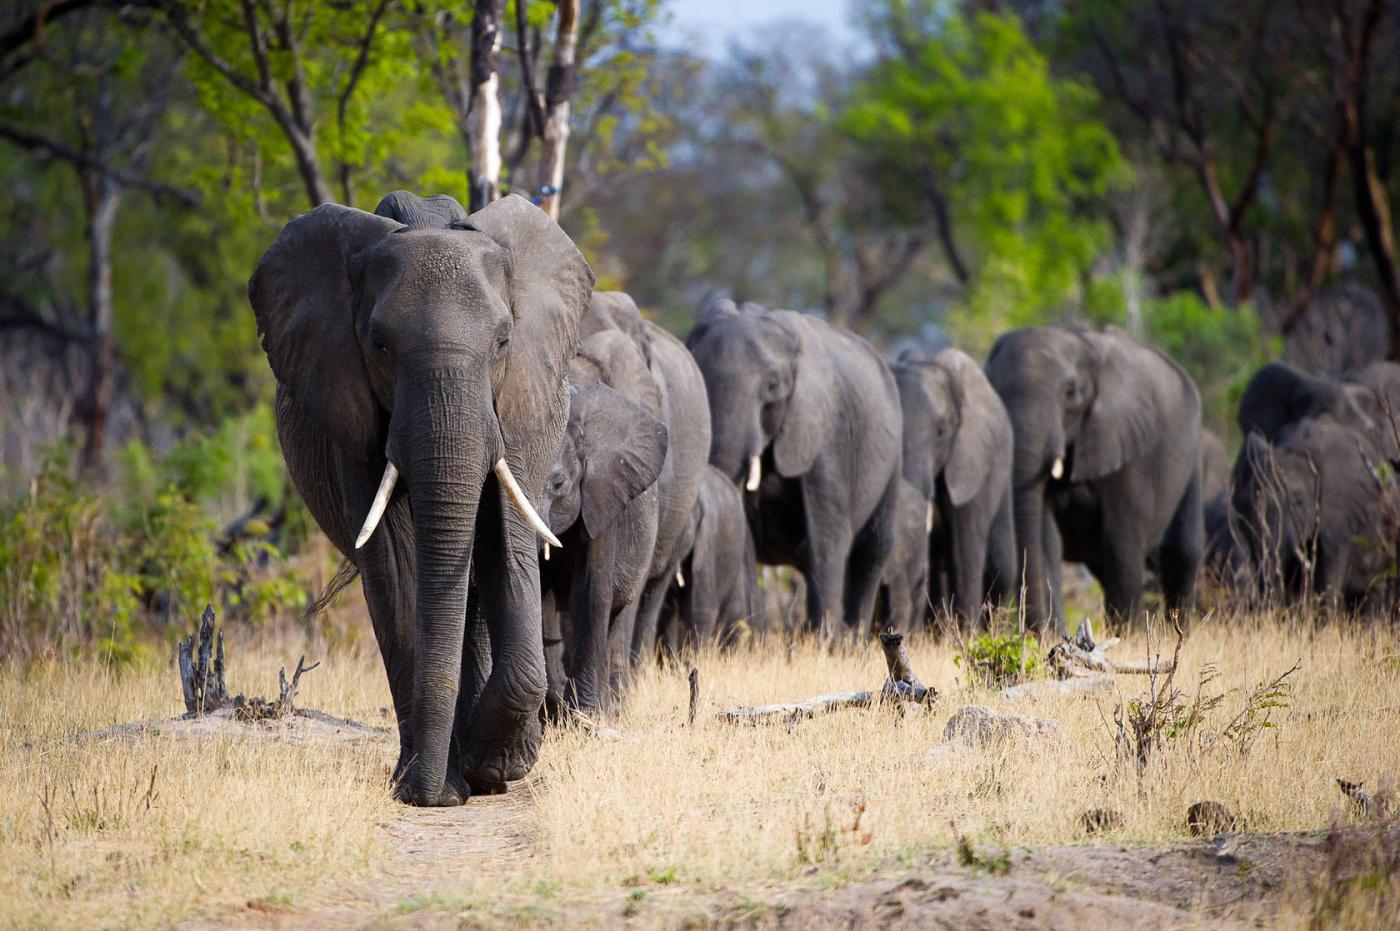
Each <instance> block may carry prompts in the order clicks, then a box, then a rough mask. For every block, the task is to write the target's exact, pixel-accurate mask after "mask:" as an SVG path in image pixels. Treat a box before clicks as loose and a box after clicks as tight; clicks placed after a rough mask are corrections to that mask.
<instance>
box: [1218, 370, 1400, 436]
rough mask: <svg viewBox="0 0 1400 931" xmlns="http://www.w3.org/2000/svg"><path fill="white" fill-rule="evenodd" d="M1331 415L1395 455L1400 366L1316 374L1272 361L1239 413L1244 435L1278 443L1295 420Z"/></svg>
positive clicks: (1251, 386) (1251, 385)
mask: <svg viewBox="0 0 1400 931" xmlns="http://www.w3.org/2000/svg"><path fill="white" fill-rule="evenodd" d="M1323 416H1326V417H1330V418H1331V419H1332V420H1334V421H1336V422H1337V423H1338V424H1341V425H1343V426H1348V427H1351V428H1353V429H1355V430H1359V431H1361V432H1362V433H1364V434H1365V435H1366V436H1367V437H1368V438H1369V439H1370V440H1371V441H1372V442H1373V443H1375V444H1377V446H1379V447H1380V449H1381V450H1382V451H1383V452H1385V453H1386V455H1387V456H1389V457H1394V456H1395V455H1396V449H1397V442H1396V433H1397V431H1396V423H1398V422H1400V365H1397V364H1395V363H1394V362H1373V363H1371V364H1370V365H1367V366H1366V367H1365V368H1363V369H1361V370H1359V371H1357V372H1355V373H1352V374H1350V375H1348V376H1347V377H1346V378H1345V379H1341V380H1338V379H1333V378H1327V377H1325V376H1322V375H1313V374H1310V373H1308V372H1304V371H1301V370H1299V369H1296V368H1293V367H1292V366H1290V365H1286V364H1285V363H1282V362H1270V363H1269V364H1268V365H1265V366H1263V367H1262V368H1261V369H1259V371H1258V372H1255V373H1254V377H1253V378H1251V379H1250V380H1249V384H1248V385H1246V386H1245V389H1244V393H1243V394H1242V395H1241V396H1240V406H1239V410H1238V412H1237V415H1236V420H1237V422H1238V423H1239V427H1240V435H1241V436H1244V437H1248V436H1249V435H1250V434H1251V433H1258V434H1259V435H1260V436H1261V437H1262V438H1263V439H1264V440H1265V441H1267V442H1269V443H1276V442H1278V440H1279V439H1280V437H1282V436H1283V434H1284V433H1285V432H1286V431H1287V430H1288V429H1289V428H1290V427H1292V426H1293V425H1295V424H1298V423H1301V422H1302V421H1304V420H1307V419H1308V418H1312V417H1323Z"/></svg>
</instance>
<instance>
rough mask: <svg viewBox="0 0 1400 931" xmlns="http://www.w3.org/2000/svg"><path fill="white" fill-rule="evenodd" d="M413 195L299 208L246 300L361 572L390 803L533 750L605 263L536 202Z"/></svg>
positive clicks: (303, 447)
mask: <svg viewBox="0 0 1400 931" xmlns="http://www.w3.org/2000/svg"><path fill="white" fill-rule="evenodd" d="M404 204H409V205H414V206H415V207H418V206H422V205H421V204H419V201H418V200H417V199H415V198H413V197H412V195H408V194H406V193H404V194H397V195H394V196H393V198H392V199H388V200H387V202H386V203H385V204H382V205H381V211H380V213H385V214H390V215H388V216H385V215H380V214H379V213H375V214H371V213H365V212H363V211H360V210H355V209H352V208H349V207H344V206H341V205H338V204H325V205H322V206H320V207H317V208H316V209H314V210H312V211H311V212H310V213H307V214H303V215H302V216H300V217H298V218H296V219H294V220H292V221H291V222H290V223H288V224H287V225H286V226H285V227H284V228H283V229H282V231H281V232H280V233H279V234H278V236H277V239H276V241H275V242H274V243H273V244H272V245H271V247H269V248H268V250H267V252H266V253H264V255H263V256H262V258H261V259H260V260H259V262H258V264H257V267H256V269H255V271H254V272H253V275H252V278H251V279H250V281H249V283H248V296H249V300H250V302H251V304H252V307H253V311H254V313H255V315H256V317H257V324H258V329H259V332H260V333H261V335H262V344H263V348H264V350H265V351H266V353H267V359H268V363H269V365H270V367H271V369H272V372H273V374H274V376H275V377H276V380H277V396H276V420H277V432H278V438H279V441H280V443H281V447H282V451H283V455H284V457H285V459H286V462H287V469H288V472H289V473H290V475H291V478H292V481H293V483H294V484H295V486H296V488H297V490H298V492H299V493H300V494H301V496H302V497H303V498H304V499H305V501H306V504H307V507H308V508H309V509H310V512H311V514H312V516H313V517H314V518H315V520H316V522H317V524H319V525H320V527H321V529H322V530H323V531H325V533H326V536H327V537H328V538H329V539H330V540H331V542H332V543H333V544H334V545H335V547H336V548H337V549H338V550H340V552H341V553H342V554H344V555H345V557H346V558H347V559H348V560H350V561H351V562H352V563H353V565H354V566H355V568H356V569H357V570H358V572H359V575H360V577H361V580H362V585H363V588H364V594H365V601H366V602H367V604H368V607H369V613H370V618H371V620H372V622H373V626H374V632H375V636H376V639H377V640H378V644H379V648H380V651H381V654H382V657H383V661H384V667H385V671H386V673H387V674H388V680H389V688H390V692H391V693H392V696H393V703H394V711H395V715H396V718H397V722H398V731H399V760H398V763H397V765H396V767H395V771H394V772H395V784H396V795H397V796H398V798H400V799H401V800H403V801H407V802H411V803H413V804H417V805H454V804H460V803H461V802H462V801H464V800H465V799H466V798H467V797H468V796H469V795H470V794H471V792H472V791H473V790H481V789H487V790H495V789H499V788H503V787H504V785H505V784H506V783H507V782H508V781H511V780H517V779H520V778H522V777H523V776H524V775H525V774H526V773H527V772H528V771H529V769H530V768H531V766H533V764H534V762H535V759H536V757H537V755H538V749H539V741H540V726H539V715H538V712H539V709H540V706H541V704H542V702H543V700H544V692H545V664H544V652H543V641H542V637H541V617H540V588H539V570H538V568H537V564H536V563H537V555H536V554H537V545H536V543H535V538H536V534H539V535H541V536H544V537H546V538H550V536H551V534H550V531H549V528H548V526H547V525H545V524H544V522H543V520H542V518H541V517H540V516H539V513H538V511H537V510H536V506H535V502H536V500H537V499H538V498H539V497H540V495H541V491H542V488H543V484H544V478H545V472H546V470H547V469H548V467H549V466H550V464H551V463H552V462H553V460H554V458H555V454H556V452H557V450H558V448H559V443H560V439H561V437H562V435H563V431H564V425H565V422H566V419H567V416H568V395H567V393H566V391H565V386H564V377H565V370H566V366H567V364H568V361H569V359H570V358H572V356H573V354H574V350H575V343H576V333H577V326H578V320H579V318H580V317H581V316H582V314H583V312H584V309H585V308H586V307H587V306H588V301H589V297H590V295H591V293H592V287H593V272H592V270H591V269H590V268H589V267H588V263H587V262H586V261H585V260H584V258H583V256H582V255H581V254H580V253H579V251H578V249H577V248H576V247H575V246H574V244H573V242H572V241H571V240H570V239H569V237H568V236H567V235H565V234H564V232H563V231H562V230H560V229H559V227H558V225H557V224H555V223H554V221H553V220H551V219H550V218H549V216H548V215H547V214H545V213H544V212H543V211H541V210H540V209H538V208H537V207H534V206H532V205H531V204H530V203H529V201H527V200H525V199H524V198H521V197H514V196H512V197H507V198H504V199H502V200H499V201H496V202H495V203H492V204H490V205H489V206H487V207H484V208H483V209H481V210H479V211H477V212H476V213H474V214H471V215H470V216H468V215H467V214H466V213H465V211H463V210H462V209H461V207H460V205H455V204H452V203H448V204H444V203H443V202H442V201H434V202H431V203H430V204H429V209H426V211H425V212H424V213H422V214H417V215H415V214H414V213H412V212H401V213H400V216H399V217H396V216H393V214H395V213H398V212H400V211H402V208H403V205H404ZM454 207H455V209H453V208H454ZM444 216H446V217H450V218H451V219H450V220H449V221H448V222H447V223H446V224H443V223H442V222H441V220H442V218H443V217H444ZM423 217H429V218H430V219H427V220H423V222H421V223H420V222H417V220H422V219H423ZM400 218H402V219H408V220H415V222H409V223H405V222H401V221H400Z"/></svg>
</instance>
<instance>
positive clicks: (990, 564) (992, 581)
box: [983, 487, 1018, 607]
mask: <svg viewBox="0 0 1400 931" xmlns="http://www.w3.org/2000/svg"><path fill="white" fill-rule="evenodd" d="M985 574H986V578H985V579H984V580H983V586H984V590H985V591H987V592H988V593H990V595H991V601H992V604H993V605H994V606H997V607H1000V606H1002V605H1004V604H1006V603H1007V602H1009V601H1010V600H1011V598H1012V597H1013V596H1014V595H1015V593H1016V586H1017V582H1018V580H1017V578H1016V524H1015V518H1014V517H1013V515H1012V511H1011V489H1010V488H1009V487H1008V488H1007V489H1006V492H1005V493H1004V494H1003V495H1002V498H1001V502H1000V503H999V504H998V505H997V510H996V514H995V515H994V516H993V517H992V527H991V531H990V532H989V534H988V537H987V562H986V570H985Z"/></svg>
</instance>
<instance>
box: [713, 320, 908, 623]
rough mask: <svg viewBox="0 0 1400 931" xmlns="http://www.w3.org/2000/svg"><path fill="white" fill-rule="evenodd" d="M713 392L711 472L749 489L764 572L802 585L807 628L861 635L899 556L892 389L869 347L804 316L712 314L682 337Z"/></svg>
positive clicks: (895, 397)
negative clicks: (895, 551)
mask: <svg viewBox="0 0 1400 931" xmlns="http://www.w3.org/2000/svg"><path fill="white" fill-rule="evenodd" d="M686 345H687V346H688V347H690V351H691V352H692V353H693V354H694V356H695V361H696V362H697V363H698V364H699V366H700V371H701V372H702V373H703V375H704V380H705V387H706V389H707V390H708V392H709V399H710V415H711V422H712V425H713V439H712V441H711V446H710V462H711V463H713V464H714V465H715V466H716V467H718V468H719V470H720V471H722V472H723V473H724V474H725V475H727V476H729V477H730V479H731V480H732V481H735V482H742V483H743V486H744V492H745V494H744V507H745V511H746V513H747V514H748V518H749V526H750V529H751V530H752V531H753V536H754V547H755V551H756V552H757V554H758V558H759V561H760V562H764V563H769V564H777V565H790V566H793V567H795V568H797V569H798V570H799V571H801V572H802V574H803V576H804V577H805V578H806V583H807V615H808V620H807V623H808V626H809V629H812V630H814V631H818V632H820V634H821V635H822V637H823V638H824V639H825V640H826V641H827V642H831V641H832V640H834V639H835V638H836V637H837V635H838V629H837V627H836V625H837V624H838V623H841V621H844V628H845V631H846V632H847V633H849V634H852V635H854V636H855V637H856V638H857V639H860V638H861V637H862V636H863V635H864V636H868V634H869V625H870V622H871V616H872V613H873V610H874V606H875V595H876V589H877V587H878V586H879V583H880V578H881V575H882V573H883V572H884V568H885V561H886V560H887V559H888V557H889V553H890V550H891V548H892V547H893V545H894V522H895V497H896V494H897V492H898V487H899V473H900V444H901V440H900V425H901V421H900V409H899V391H898V389H897V388H896V386H895V383H894V376H893V375H892V374H891V373H890V370H889V367H888V366H887V365H885V362H884V360H883V359H881V358H880V356H879V354H878V353H876V352H875V350H874V349H873V348H871V346H870V344H869V343H867V342H866V341H865V340H863V339H861V338H860V337H858V336H856V335H855V334H854V333H851V332H849V331H847V330H844V329H841V328H839V327H836V326H833V325H831V324H829V323H827V322H826V321H825V320H821V319H819V318H817V317H814V316H811V315H809V314H801V313H797V312H794V311H790V310H770V309H768V308H765V307H760V306H759V305H756V304H745V305H743V306H742V307H740V306H738V305H736V304H735V303H734V302H733V301H730V300H720V301H716V302H714V303H712V304H711V305H710V306H709V307H708V308H706V310H705V311H704V313H703V314H702V315H701V318H700V320H699V322H698V323H697V324H696V326H695V328H694V329H692V330H691V332H690V334H689V336H687V338H686Z"/></svg>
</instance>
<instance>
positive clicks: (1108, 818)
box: [1079, 808, 1123, 834]
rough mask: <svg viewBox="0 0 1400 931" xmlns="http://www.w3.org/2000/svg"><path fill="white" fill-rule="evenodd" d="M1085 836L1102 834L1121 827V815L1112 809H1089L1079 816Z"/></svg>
mask: <svg viewBox="0 0 1400 931" xmlns="http://www.w3.org/2000/svg"><path fill="white" fill-rule="evenodd" d="M1079 824H1080V826H1081V827H1083V828H1084V833H1085V834H1102V833H1103V832H1105V831H1116V830H1118V829H1119V828H1121V827H1122V826H1123V813H1122V812H1121V811H1116V810H1114V809H1112V808H1090V809H1089V810H1088V811H1086V812H1084V813H1083V814H1081V815H1080V816H1079Z"/></svg>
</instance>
